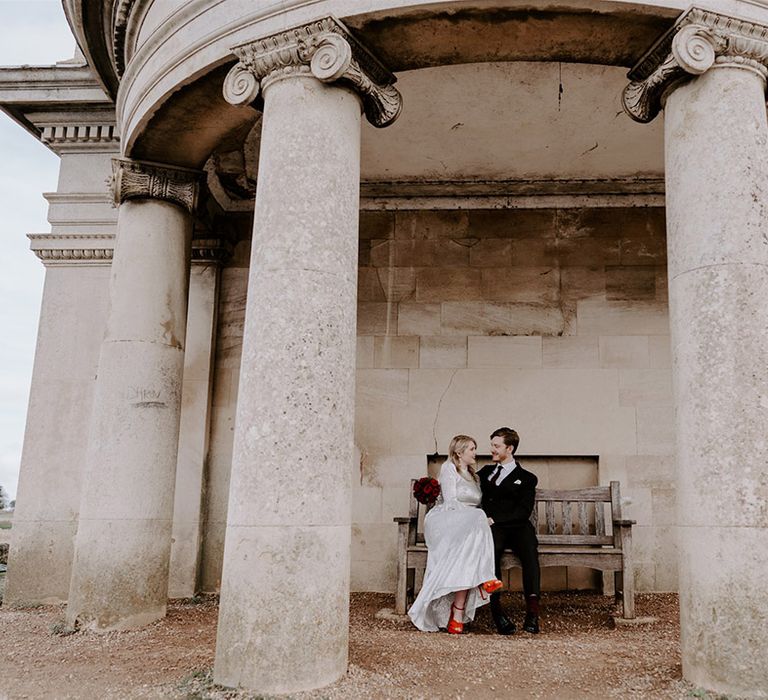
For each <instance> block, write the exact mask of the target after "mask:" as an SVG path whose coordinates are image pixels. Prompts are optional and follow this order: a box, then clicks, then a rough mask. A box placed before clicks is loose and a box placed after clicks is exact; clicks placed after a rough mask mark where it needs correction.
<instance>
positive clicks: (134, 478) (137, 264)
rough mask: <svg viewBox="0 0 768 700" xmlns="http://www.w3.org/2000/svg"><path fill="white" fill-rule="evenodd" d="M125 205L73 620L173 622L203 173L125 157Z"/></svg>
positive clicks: (121, 168)
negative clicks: (182, 425)
mask: <svg viewBox="0 0 768 700" xmlns="http://www.w3.org/2000/svg"><path fill="white" fill-rule="evenodd" d="M114 189H115V198H116V201H117V203H118V204H120V208H119V212H118V233H117V239H116V244H115V252H114V259H113V262H112V276H111V281H110V305H111V306H110V311H109V316H108V320H107V330H106V333H105V337H104V341H103V342H102V346H101V354H100V357H99V369H98V377H97V380H96V387H95V393H94V400H93V413H92V417H91V424H90V432H89V439H88V450H87V454H86V464H85V474H84V480H83V492H82V496H81V502H80V521H79V525H78V531H77V537H76V540H75V557H74V561H73V566H72V579H71V583H70V591H69V602H68V606H67V623H68V625H70V626H75V625H81V626H88V627H91V628H93V629H97V630H111V629H128V628H131V627H138V626H141V625H144V624H147V623H149V622H152V621H153V620H156V619H158V618H160V617H162V616H163V615H164V614H165V606H166V599H167V594H168V561H169V555H170V545H171V521H172V517H173V486H174V477H175V471H176V455H177V447H178V438H179V412H180V405H181V381H182V368H183V363H184V334H185V326H186V311H187V290H188V283H189V255H190V240H191V235H192V223H191V216H190V212H191V211H192V209H193V208H194V200H195V191H196V184H195V176H194V175H193V174H192V173H190V172H189V171H182V170H178V169H171V168H161V167H158V166H150V165H147V164H141V163H136V162H130V161H115V183H114Z"/></svg>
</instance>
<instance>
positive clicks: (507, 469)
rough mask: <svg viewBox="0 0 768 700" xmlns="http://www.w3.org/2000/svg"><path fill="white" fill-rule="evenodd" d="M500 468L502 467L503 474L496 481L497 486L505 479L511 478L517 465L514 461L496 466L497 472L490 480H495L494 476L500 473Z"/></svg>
mask: <svg viewBox="0 0 768 700" xmlns="http://www.w3.org/2000/svg"><path fill="white" fill-rule="evenodd" d="M499 466H501V473H500V474H499V478H498V479H496V486H498V485H499V484H500V483H501V482H502V481H504V479H506V478H507V476H509V475H510V474H511V473H512V471H513V469H514V468H515V467H516V466H517V464H516V463H515V460H514V459H513V460H512V461H511V462H507V463H506V464H501V465H498V464H497V465H496V471H493V472H491V476H490V478H491V479H493V475H494V474H495V473H496V472H498V471H499Z"/></svg>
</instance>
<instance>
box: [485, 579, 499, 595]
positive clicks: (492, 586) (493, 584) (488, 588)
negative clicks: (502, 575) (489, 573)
mask: <svg viewBox="0 0 768 700" xmlns="http://www.w3.org/2000/svg"><path fill="white" fill-rule="evenodd" d="M503 585H504V584H503V583H502V582H501V581H499V579H497V578H492V579H491V580H490V581H486V582H485V583H482V584H480V588H481V589H482V590H484V591H485V592H486V593H495V592H496V591H498V590H499V588H501V587H502V586H503Z"/></svg>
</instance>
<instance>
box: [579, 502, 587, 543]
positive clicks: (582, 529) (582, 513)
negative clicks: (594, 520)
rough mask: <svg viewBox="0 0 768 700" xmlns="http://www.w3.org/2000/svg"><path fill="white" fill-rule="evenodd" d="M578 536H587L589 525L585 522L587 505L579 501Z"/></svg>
mask: <svg viewBox="0 0 768 700" xmlns="http://www.w3.org/2000/svg"><path fill="white" fill-rule="evenodd" d="M579 534H580V535H588V534H589V523H588V522H587V504H586V502H585V501H579Z"/></svg>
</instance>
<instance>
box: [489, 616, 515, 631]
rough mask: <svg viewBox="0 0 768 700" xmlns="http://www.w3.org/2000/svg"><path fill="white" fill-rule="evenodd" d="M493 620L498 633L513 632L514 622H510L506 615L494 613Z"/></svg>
mask: <svg viewBox="0 0 768 700" xmlns="http://www.w3.org/2000/svg"><path fill="white" fill-rule="evenodd" d="M493 622H494V624H495V625H496V631H497V632H498V633H499V634H514V633H515V629H516V628H515V623H514V622H512V620H510V619H509V618H508V617H507V616H506V615H504V614H501V615H494V616H493Z"/></svg>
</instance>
